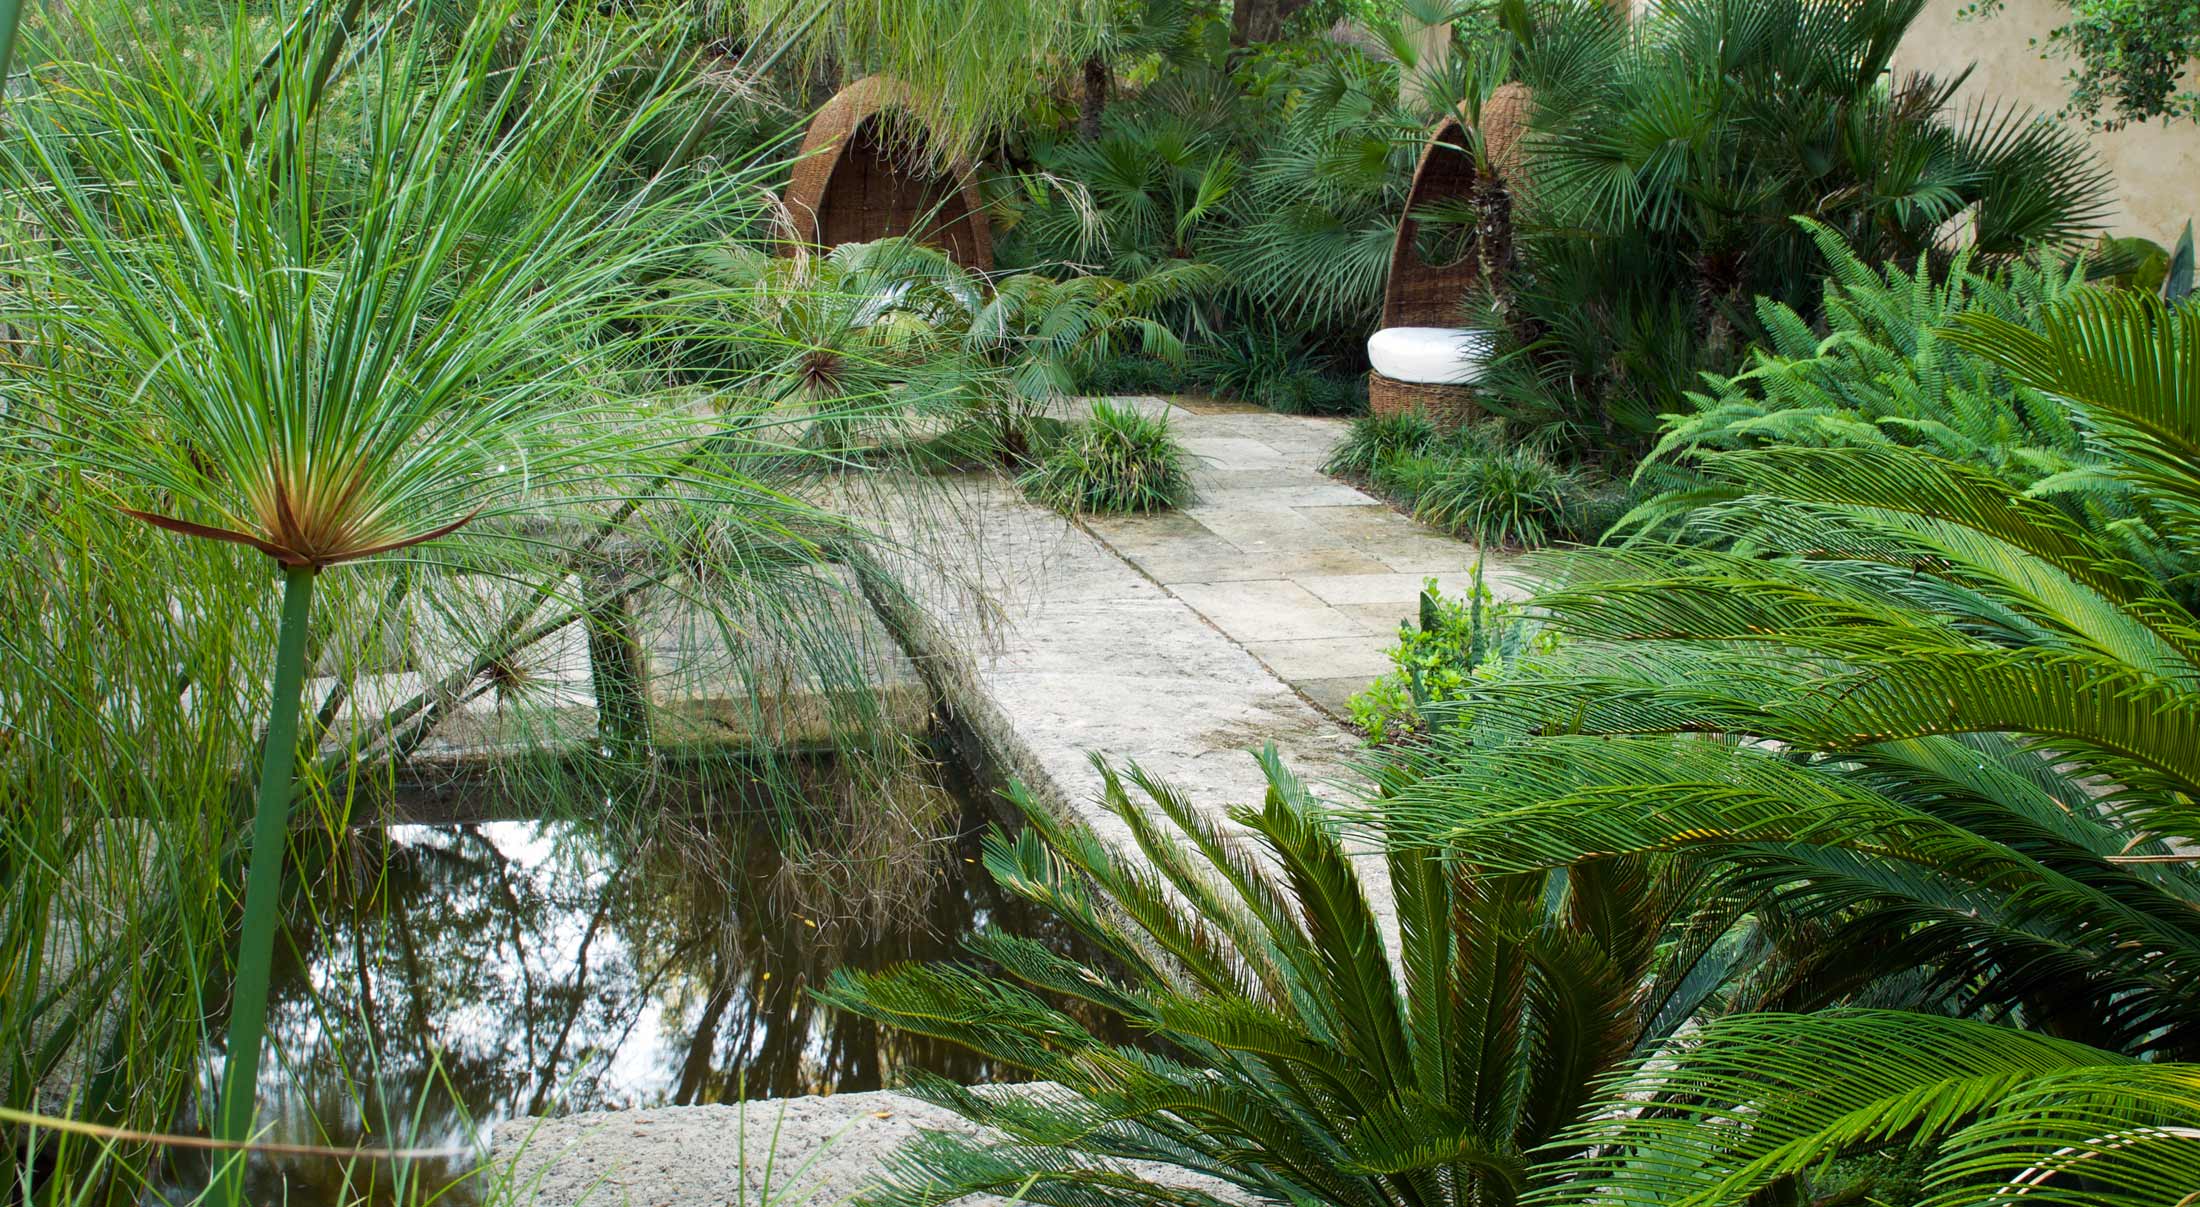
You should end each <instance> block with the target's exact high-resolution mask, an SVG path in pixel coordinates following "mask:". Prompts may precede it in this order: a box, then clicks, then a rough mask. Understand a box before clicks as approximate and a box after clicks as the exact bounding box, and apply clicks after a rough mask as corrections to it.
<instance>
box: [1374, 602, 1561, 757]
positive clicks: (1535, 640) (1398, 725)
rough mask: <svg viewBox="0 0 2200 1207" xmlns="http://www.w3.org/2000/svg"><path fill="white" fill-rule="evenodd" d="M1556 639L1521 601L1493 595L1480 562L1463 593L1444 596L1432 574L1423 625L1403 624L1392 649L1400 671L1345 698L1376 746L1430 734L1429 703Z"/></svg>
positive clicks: (1455, 695)
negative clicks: (1529, 614) (1505, 599)
mask: <svg viewBox="0 0 2200 1207" xmlns="http://www.w3.org/2000/svg"><path fill="white" fill-rule="evenodd" d="M1552 638H1553V635H1552V634H1550V633H1548V632H1545V631H1543V630H1541V629H1540V628H1539V627H1538V626H1537V625H1536V624H1535V623H1534V622H1533V621H1532V620H1530V619H1529V618H1528V616H1527V615H1526V613H1525V612H1523V611H1522V609H1521V607H1520V605H1518V604H1515V603H1503V602H1499V601H1498V600H1497V599H1496V598H1495V597H1494V596H1493V595H1492V594H1491V593H1490V590H1489V588H1488V586H1487V585H1485V584H1484V582H1483V580H1482V568H1481V566H1480V564H1479V563H1478V564H1477V565H1476V566H1475V572H1474V585H1473V586H1472V587H1470V588H1468V591H1467V595H1466V598H1464V599H1446V598H1444V597H1443V594H1442V593H1441V592H1439V591H1438V590H1437V588H1436V580H1435V579H1433V578H1432V579H1430V580H1428V583H1427V584H1426V585H1425V586H1423V587H1422V589H1421V607H1420V616H1419V620H1418V623H1417V624H1414V623H1405V622H1400V624H1399V625H1398V644H1397V645H1396V646H1395V647H1394V648H1392V649H1391V651H1390V660H1391V662H1392V663H1394V664H1396V666H1397V667H1398V669H1397V670H1395V671H1392V672H1390V673H1389V674H1386V675H1384V676H1383V677H1381V678H1380V679H1377V680H1375V682H1373V683H1370V684H1368V686H1367V690H1366V691H1363V692H1360V693H1359V694H1358V695H1355V696H1353V697H1352V699H1351V700H1350V701H1348V702H1347V703H1346V707H1347V708H1348V709H1349V710H1350V711H1351V714H1352V723H1353V724H1355V725H1357V726H1359V727H1360V728H1361V729H1362V730H1364V731H1365V732H1366V733H1367V736H1368V739H1369V740H1370V741H1372V742H1375V743H1377V744H1381V743H1384V742H1393V741H1397V740H1399V739H1402V738H1405V737H1408V736H1410V735H1412V734H1415V733H1419V732H1423V731H1425V730H1426V729H1427V728H1428V717H1429V713H1428V711H1427V710H1428V708H1429V706H1430V705H1433V704H1448V703H1451V702H1452V701H1455V700H1458V699H1460V698H1461V697H1462V696H1464V695H1465V694H1466V691H1467V688H1468V687H1469V685H1471V684H1474V683H1479V682H1488V681H1492V680H1494V679H1495V678H1497V677H1498V676H1500V675H1502V674H1503V673H1504V671H1505V668H1506V667H1507V666H1509V665H1510V664H1511V663H1512V661H1513V660H1514V659H1516V658H1518V657H1519V656H1520V655H1521V654H1522V653H1525V652H1526V651H1528V650H1529V649H1530V648H1531V647H1537V648H1544V649H1548V648H1550V647H1551V641H1552Z"/></svg>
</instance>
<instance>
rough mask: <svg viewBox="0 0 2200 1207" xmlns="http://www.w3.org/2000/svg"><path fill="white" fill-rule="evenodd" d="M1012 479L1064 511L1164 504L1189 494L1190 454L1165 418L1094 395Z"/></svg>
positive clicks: (1147, 507)
mask: <svg viewBox="0 0 2200 1207" xmlns="http://www.w3.org/2000/svg"><path fill="white" fill-rule="evenodd" d="M1016 481H1017V484H1018V485H1019V486H1021V487H1023V489H1024V492H1025V493H1026V494H1028V495H1030V496H1031V497H1032V498H1033V499H1035V500H1037V501H1038V502H1041V503H1044V504H1046V505H1047V506H1049V507H1052V508H1054V509H1055V510H1057V511H1061V512H1065V513H1080V512H1091V513H1100V514H1107V513H1115V512H1133V511H1165V510H1167V509H1169V508H1172V507H1177V506H1180V505H1181V504H1183V503H1185V502H1187V501H1189V500H1190V499H1191V497H1192V477H1191V454H1189V453H1187V452H1185V451H1184V447H1183V446H1182V445H1180V444H1178V443H1177V442H1176V437H1175V436H1174V435H1173V434H1172V433H1171V432H1170V431H1169V421H1168V420H1167V419H1166V418H1164V417H1162V416H1159V415H1145V414H1141V413H1140V412H1139V411H1137V410H1136V409H1134V408H1132V407H1130V406H1127V405H1121V406H1119V405H1117V404H1115V403H1112V402H1106V401H1101V402H1095V403H1093V404H1092V417H1091V418H1090V419H1089V420H1087V421H1086V422H1085V423H1083V424H1080V425H1078V426H1077V427H1076V428H1073V429H1071V430H1070V431H1069V432H1068V433H1067V434H1065V435H1063V436H1061V437H1060V438H1059V439H1057V440H1055V441H1054V442H1053V443H1052V444H1051V445H1050V446H1049V447H1047V448H1046V449H1045V450H1044V451H1043V452H1042V453H1041V454H1040V457H1039V460H1038V462H1037V463H1036V464H1034V465H1033V466H1032V467H1031V468H1029V469H1027V470H1026V471H1024V473H1023V474H1022V475H1021V476H1019V477H1018V478H1017V480H1016Z"/></svg>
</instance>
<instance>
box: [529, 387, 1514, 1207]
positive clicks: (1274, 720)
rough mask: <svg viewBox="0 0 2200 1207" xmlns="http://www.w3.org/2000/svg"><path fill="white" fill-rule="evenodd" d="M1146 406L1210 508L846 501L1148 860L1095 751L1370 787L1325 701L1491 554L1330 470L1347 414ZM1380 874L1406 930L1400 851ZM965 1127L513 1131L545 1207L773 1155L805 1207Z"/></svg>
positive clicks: (601, 1117)
mask: <svg viewBox="0 0 2200 1207" xmlns="http://www.w3.org/2000/svg"><path fill="white" fill-rule="evenodd" d="M1135 401H1136V402H1137V403H1138V405H1140V406H1141V407H1145V408H1149V409H1154V410H1161V411H1165V412H1166V413H1167V414H1168V416H1169V418H1170V421H1171V423H1172V425H1173V426H1174V427H1175V428H1176V431H1177V435H1178V437H1179V439H1181V440H1183V441H1184V443H1185V444H1186V445H1187V446H1188V447H1190V448H1191V449H1192V450H1193V451H1194V452H1196V453H1198V454H1199V455H1201V456H1202V457H1205V458H1206V459H1207V463H1206V464H1205V465H1204V466H1203V467H1202V469H1201V470H1200V477H1199V488H1200V491H1201V498H1200V501H1199V503H1198V504H1196V505H1195V506H1193V507H1191V508H1188V509H1186V510H1184V511H1182V512H1178V513H1175V514H1172V515H1163V516H1156V517H1147V518H1138V519H1123V520H1096V521H1084V522H1078V523H1072V522H1070V521H1067V520H1064V519H1062V518H1061V517H1059V516H1057V515H1055V514H1053V513H1052V512H1048V511H1045V510H1042V509H1040V508H1038V507H1035V506H1033V505H1031V504H1030V503H1028V502H1026V501H1025V500H1024V499H1023V498H1022V497H1021V496H1020V495H1019V494H1018V493H1017V492H1016V491H1015V490H1014V488H1013V487H1011V486H1009V485H1008V484H1006V483H1005V482H1003V481H1001V480H1000V479H999V478H998V477H995V476H993V475H990V474H977V475H970V476H968V477H964V478H960V479H948V480H945V481H937V480H935V481H931V482H927V483H925V484H923V485H922V486H921V487H920V486H917V485H910V486H909V487H908V488H907V491H908V493H904V494H899V495H897V494H895V493H894V492H893V491H885V492H882V493H881V494H879V495H877V496H875V497H872V498H870V499H869V500H868V501H861V500H850V501H847V503H846V505H848V506H850V507H851V508H857V509H864V508H869V509H871V514H872V518H873V520H874V522H876V523H878V524H879V525H880V526H881V528H882V529H883V530H884V531H885V533H886V534H887V535H889V536H891V537H893V538H895V541H894V542H893V545H894V546H895V547H898V548H900V549H902V550H903V551H904V552H903V555H902V556H901V558H900V569H899V573H898V574H897V577H898V578H899V579H900V580H901V582H900V586H901V587H902V588H903V589H905V590H906V591H907V592H908V593H909V594H910V595H912V596H914V597H915V598H916V599H918V600H920V601H921V602H922V605H923V606H921V607H894V606H892V605H889V606H888V611H889V612H890V613H892V614H893V619H894V620H895V621H896V624H897V627H898V628H899V629H900V631H901V636H902V640H903V642H904V644H905V645H906V647H907V649H908V652H909V653H910V655H911V656H912V657H913V658H914V659H915V661H916V664H917V665H918V666H919V667H920V668H921V669H922V670H923V672H924V673H925V675H926V676H927V677H928V678H929V679H931V680H932V681H933V682H935V683H937V684H938V685H939V686H940V688H941V692H942V694H943V695H944V696H945V697H946V699H947V701H948V703H949V704H950V706H951V707H953V708H954V709H955V710H956V711H957V712H958V713H959V714H960V715H961V716H962V718H963V719H964V720H965V721H966V722H968V724H969V725H970V727H971V729H972V730H973V731H974V732H975V733H976V734H977V735H978V737H979V739H980V740H981V741H982V742H983V743H984V745H985V746H986V753H987V755H988V756H989V757H990V758H991V759H992V760H993V761H994V762H995V763H996V764H997V765H999V766H1000V768H1001V769H1002V770H1003V771H1005V772H1006V773H1008V774H1010V775H1012V776H1014V777H1015V778H1017V779H1018V780H1021V781H1022V782H1023V783H1025V784H1026V785H1027V786H1029V787H1030V788H1031V789H1032V790H1033V791H1034V792H1035V793H1036V794H1037V795H1038V796H1039V797H1040V799H1042V800H1044V801H1046V802H1047V803H1048V804H1049V805H1051V806H1052V807H1053V808H1055V809H1056V810H1058V811H1060V812H1062V813H1064V814H1065V815H1067V816H1070V817H1074V818H1076V819H1078V820H1080V821H1083V822H1085V823H1087V824H1089V825H1091V826H1092V827H1093V828H1094V830H1095V831H1096V832H1098V833H1099V834H1100V835H1101V836H1102V837H1104V838H1107V839H1109V840H1111V841H1113V842H1115V843H1116V844H1117V845H1118V846H1119V847H1122V848H1126V849H1127V848H1128V846H1129V842H1130V839H1129V835H1128V833H1127V831H1126V829H1125V827H1124V826H1123V825H1122V823H1121V822H1120V821H1119V820H1118V819H1116V818H1115V817H1114V816H1113V815H1112V814H1109V813H1107V812H1106V811H1105V810H1104V809H1102V808H1100V807H1099V806H1098V804H1097V801H1096V796H1097V793H1098V790H1099V786H1100V777H1099V775H1098V773H1097V772H1096V771H1095V770H1094V769H1093V767H1092V766H1091V764H1090V762H1089V761H1088V757H1087V756H1088V753H1089V752H1098V753H1100V754H1103V755H1106V756H1107V757H1109V758H1110V759H1113V760H1115V761H1117V762H1119V763H1120V762H1127V761H1136V762H1138V763H1139V764H1140V765H1142V766H1144V767H1145V768H1147V769H1148V770H1150V771H1152V772H1154V773H1155V774H1157V775H1158V776H1159V777H1161V778H1162V779H1164V780H1166V781H1167V782H1169V783H1170V784H1172V785H1173V786H1174V787H1176V788H1177V789H1178V790H1180V791H1181V792H1182V793H1183V794H1184V796H1185V798H1186V799H1188V800H1190V801H1192V802H1194V803H1196V804H1198V805H1200V806H1201V807H1203V808H1205V809H1208V810H1211V811H1213V812H1214V813H1216V814H1220V813H1221V812H1222V811H1223V810H1224V809H1225V808H1227V807H1228V806H1230V805H1232V804H1235V803H1240V802H1254V801H1258V800H1259V799H1260V796H1261V794H1262V792H1263V790H1264V788H1265V782H1264V781H1263V779H1262V777H1261V774H1260V771H1259V768H1258V767H1257V766H1256V765H1255V763H1254V761H1253V759H1252V757H1251V754H1250V752H1251V751H1252V750H1254V749H1257V748H1258V747H1259V746H1261V745H1262V744H1263V743H1267V742H1274V743H1275V744H1276V745H1277V747H1278V748H1279V750H1280V751H1281V753H1282V755H1283V757H1284V761H1285V763H1286V764H1287V765H1288V766H1289V767H1290V768H1291V769H1292V770H1293V771H1294V772H1296V773H1298V774H1299V775H1300V776H1301V778H1303V779H1305V780H1307V781H1309V782H1310V783H1313V784H1315V785H1317V790H1320V786H1321V785H1324V784H1328V785H1332V786H1333V785H1336V784H1338V783H1340V782H1348V781H1350V780H1352V779H1354V778H1356V777H1355V776H1354V774H1353V771H1352V764H1353V761H1354V759H1355V758H1356V757H1357V755H1358V753H1359V750H1360V744H1359V742H1358V740H1357V738H1356V736H1355V735H1354V734H1353V733H1352V732H1351V731H1350V730H1348V729H1347V728H1346V727H1345V726H1344V725H1343V724H1341V723H1339V721H1338V720H1337V719H1336V718H1335V717H1334V716H1332V715H1330V714H1329V713H1327V712H1325V711H1324V710H1323V709H1322V708H1317V707H1315V705H1314V704H1313V703H1310V701H1312V700H1319V701H1321V702H1322V703H1323V704H1324V706H1325V707H1327V708H1332V709H1336V708H1341V707H1342V701H1343V699H1344V697H1345V696H1347V695H1349V694H1350V693H1352V692H1354V691H1358V690H1360V689H1361V688H1363V687H1365V686H1366V684H1367V682H1368V680H1369V679H1371V678H1373V677H1374V676H1375V675H1377V674H1380V673H1382V672H1383V671H1384V670H1386V669H1388V666H1389V664H1388V662H1387V660H1386V659H1385V658H1384V657H1383V651H1384V650H1385V649H1386V648H1387V647H1388V646H1389V644H1390V642H1391V640H1392V639H1393V637H1394V635H1395V633H1396V630H1397V624H1398V621H1399V620H1400V619H1403V618H1405V617H1407V616H1410V615H1412V614H1413V611H1414V606H1415V602H1416V600H1417V598H1418V593H1419V591H1420V587H1421V581H1422V579H1423V577H1425V576H1428V575H1435V576H1437V577H1438V578H1439V580H1440V581H1442V582H1444V583H1445V584H1446V585H1449V586H1453V587H1455V588H1463V586H1464V584H1465V581H1466V573H1467V571H1468V569H1469V568H1470V567H1471V566H1472V564H1473V558H1474V555H1473V551H1472V550H1471V549H1470V548H1468V547H1467V546H1464V545H1461V544H1459V543H1458V542H1456V541H1453V540H1451V539H1449V538H1447V537H1443V536H1441V535H1439V534H1436V533H1433V532H1431V531H1429V530H1428V529H1425V528H1423V527H1421V526H1419V525H1416V524H1414V523H1412V522H1411V521H1409V520H1407V519H1405V518H1404V517H1401V516H1399V515H1398V514H1397V513H1396V512H1394V511H1392V510H1391V509H1390V508H1389V507H1387V506H1385V505H1384V504H1382V503H1380V502H1378V501H1377V500H1374V499H1371V498H1369V497H1368V496H1367V495H1364V494H1362V493H1360V492H1359V491H1357V490H1354V489H1352V488H1351V487H1348V486H1344V485H1342V484H1339V483H1337V482H1334V481H1331V480H1329V479H1328V478H1325V477H1324V476H1322V474H1321V472H1320V469H1319V466H1320V464H1321V462H1322V461H1323V460H1324V459H1325V458H1326V457H1327V456H1328V454H1329V450H1330V448H1331V447H1332V446H1333V445H1334V444H1335V442H1336V441H1337V440H1339V439H1341V438H1342V436H1343V435H1344V432H1345V430H1346V425H1345V424H1344V423H1343V422H1341V421H1337V420H1326V419H1308V418H1294V417H1289V416H1280V415H1272V414H1268V413H1266V412H1261V411H1257V410H1252V409H1250V408H1239V407H1226V406H1205V405H1199V404H1171V403H1167V402H1164V401H1162V400H1160V399H1139V400H1135ZM889 556H890V557H891V556H892V555H889ZM877 594H879V595H881V596H882V597H884V596H890V595H892V594H894V592H890V591H882V592H877ZM1332 790H1334V788H1332ZM1361 866H1362V868H1363V869H1364V870H1365V873H1366V874H1367V888H1368V892H1369V896H1370V898H1371V904H1373V905H1374V907H1375V909H1376V911H1377V913H1378V915H1379V916H1380V917H1382V918H1383V920H1384V921H1385V922H1386V923H1390V922H1391V921H1392V918H1391V915H1392V914H1393V912H1394V911H1393V910H1392V908H1391V905H1390V901H1389V892H1388V888H1389V886H1388V884H1387V883H1386V881H1385V878H1384V876H1383V875H1382V870H1381V864H1380V861H1379V858H1378V857H1376V856H1375V855H1373V854H1372V853H1370V854H1368V855H1365V856H1362V864H1361ZM1019 1092H1028V1091H1019ZM963 1126H964V1125H963V1124H962V1123H961V1121H960V1120H958V1119H957V1118H955V1117H954V1116H952V1115H950V1114H948V1113H947V1112H944V1111H941V1110H940V1109H939V1108H936V1107H932V1106H929V1105H926V1104H924V1103H921V1102H917V1101H915V1100H913V1099H908V1098H904V1097H902V1096H901V1095H898V1094H894V1093H891V1092H886V1093H876V1094H843V1095H835V1096H831V1097H819V1098H801V1099H788V1100H784V1101H779V1102H762V1103H754V1104H751V1105H750V1106H748V1107H747V1108H746V1109H745V1110H744V1109H742V1108H738V1107H732V1106H697V1107H673V1108H664V1109H656V1110H645V1111H606V1112H595V1113H589V1114H580V1115H573V1116H567V1117H563V1118H554V1119H544V1120H512V1121H509V1122H506V1123H503V1124H501V1125H499V1126H498V1127H497V1128H496V1133H495V1138H494V1142H493V1144H494V1148H495V1152H496V1155H497V1156H498V1157H499V1158H501V1159H509V1160H511V1161H512V1162H513V1170H512V1172H513V1175H514V1176H515V1177H516V1178H517V1180H518V1183H519V1185H521V1186H522V1187H524V1188H525V1189H526V1192H527V1194H528V1196H529V1197H530V1198H532V1199H533V1200H534V1201H535V1202H536V1203H538V1204H540V1205H541V1207H566V1205H569V1204H574V1203H579V1202H582V1201H584V1200H585V1201H587V1202H589V1203H594V1204H605V1205H607V1207H630V1205H631V1207H640V1205H642V1204H648V1205H651V1207H674V1205H678V1207H689V1205H692V1207H706V1205H707V1207H722V1205H723V1204H726V1203H729V1202H746V1201H751V1200H756V1199H760V1198H761V1192H762V1190H763V1154H764V1153H766V1152H767V1151H769V1150H771V1149H772V1148H773V1147H774V1145H775V1144H776V1148H777V1156H776V1160H775V1162H774V1168H775V1169H776V1171H777V1172H776V1178H777V1180H778V1181H779V1182H780V1184H781V1186H782V1187H784V1191H783V1195H782V1197H780V1199H779V1201H780V1202H781V1203H783V1204H786V1205H787V1207H797V1205H799V1204H804V1203H825V1202H834V1201H838V1200H841V1199H844V1198H845V1197H846V1196H848V1195H849V1194H851V1193H853V1192H855V1191H856V1190H858V1189H859V1188H861V1187H862V1186H863V1185H864V1184H865V1183H867V1182H868V1181H869V1180H870V1179H871V1178H873V1177H875V1176H876V1175H877V1174H878V1173H879V1172H880V1169H881V1167H882V1164H883V1162H884V1159H885V1157H886V1155H887V1153H888V1152H890V1151H891V1150H892V1149H893V1148H894V1147H896V1146H897V1145H898V1144H900V1143H901V1142H903V1141H905V1140H907V1139H909V1138H910V1137H911V1136H913V1135H914V1134H915V1133H916V1132H917V1131H918V1130H921V1129H936V1128H960V1127H963ZM744 1157H746V1160H745V1161H744ZM789 1183H792V1185H789Z"/></svg>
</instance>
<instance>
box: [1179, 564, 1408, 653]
mask: <svg viewBox="0 0 2200 1207" xmlns="http://www.w3.org/2000/svg"><path fill="white" fill-rule="evenodd" d="M1171 590H1173V591H1175V592H1176V593H1177V595H1178V596H1179V597H1180V598H1182V599H1183V600H1184V602H1185V603H1188V604H1190V605H1191V606H1192V607H1193V608H1194V609H1196V610H1197V611H1198V612H1199V614H1200V615H1202V616H1204V617H1206V618H1207V619H1208V620H1209V621H1210V622H1212V623H1213V624H1214V625H1215V627H1216V628H1219V629H1221V630H1222V631H1223V632H1225V633H1228V634H1229V635H1230V636H1231V637H1232V638H1234V639H1235V640H1237V641H1240V642H1244V643H1248V644H1250V643H1256V642H1264V641H1303V640H1306V639H1308V638H1313V637H1365V636H1367V630H1366V629H1363V628H1361V627H1360V625H1359V622H1358V621H1355V620H1353V619H1352V618H1351V617H1350V616H1347V615H1345V614H1344V613H1342V612H1339V611H1338V610H1336V609H1335V608H1332V607H1330V606H1329V605H1328V604H1325V603H1323V602H1322V601H1321V600H1319V599H1317V598H1315V596H1314V593H1313V592H1311V591H1308V590H1307V589H1306V588H1304V587H1302V586H1300V585H1298V584H1297V583H1295V582H1292V581H1290V580H1289V579H1266V580H1261V579H1256V580H1254V581H1251V582H1234V583H1179V584H1176V585H1175V586H1173V587H1172V588H1171Z"/></svg>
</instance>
